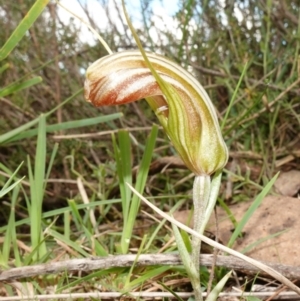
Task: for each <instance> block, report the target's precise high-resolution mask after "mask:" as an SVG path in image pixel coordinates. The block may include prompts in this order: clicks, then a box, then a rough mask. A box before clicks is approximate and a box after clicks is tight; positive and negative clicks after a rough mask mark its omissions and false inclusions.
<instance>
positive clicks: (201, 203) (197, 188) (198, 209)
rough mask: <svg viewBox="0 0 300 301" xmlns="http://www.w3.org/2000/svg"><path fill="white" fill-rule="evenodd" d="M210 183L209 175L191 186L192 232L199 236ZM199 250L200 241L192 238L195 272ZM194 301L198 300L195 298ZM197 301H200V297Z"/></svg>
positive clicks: (197, 265) (198, 177)
mask: <svg viewBox="0 0 300 301" xmlns="http://www.w3.org/2000/svg"><path fill="white" fill-rule="evenodd" d="M210 183H211V182H210V176H209V175H200V176H196V177H195V180H194V185H193V203H194V230H195V231H196V232H198V233H200V234H203V233H201V231H202V229H203V227H202V224H203V220H204V218H205V211H206V208H207V205H208V201H209V196H210ZM200 249H201V239H199V238H198V237H195V236H193V238H192V257H191V259H192V262H193V264H194V266H195V268H196V269H197V270H199V267H200ZM199 282H200V273H199ZM195 293H196V292H195ZM195 297H196V296H195ZM196 300H198V299H197V298H196ZM199 300H202V297H201V299H199Z"/></svg>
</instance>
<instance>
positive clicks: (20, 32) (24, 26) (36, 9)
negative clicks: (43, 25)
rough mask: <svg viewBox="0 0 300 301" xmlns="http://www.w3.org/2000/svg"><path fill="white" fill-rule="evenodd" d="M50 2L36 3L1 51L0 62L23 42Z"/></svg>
mask: <svg viewBox="0 0 300 301" xmlns="http://www.w3.org/2000/svg"><path fill="white" fill-rule="evenodd" d="M48 2H49V0H37V1H36V2H35V3H34V5H33V6H32V7H31V9H30V10H29V12H28V13H27V14H26V16H25V17H24V19H23V20H22V21H21V22H20V23H19V25H18V26H17V28H16V29H15V30H14V32H13V33H12V34H11V36H10V37H9V39H8V40H7V41H6V43H5V44H4V46H3V47H2V48H1V49H0V61H1V60H4V59H5V58H6V57H7V56H8V55H9V54H10V52H11V51H12V50H13V49H14V48H15V47H16V45H17V44H18V43H19V42H20V41H21V39H22V38H23V36H24V35H25V33H26V31H27V30H28V29H29V28H30V27H31V26H32V24H33V23H34V22H35V20H36V19H37V18H38V16H39V15H40V14H41V13H42V11H43V9H44V8H45V6H46V5H47V4H48Z"/></svg>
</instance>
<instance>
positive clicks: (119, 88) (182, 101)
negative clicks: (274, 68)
mask: <svg viewBox="0 0 300 301" xmlns="http://www.w3.org/2000/svg"><path fill="white" fill-rule="evenodd" d="M146 55H147V57H148V60H149V61H150V63H151V65H152V67H153V68H154V70H155V71H156V73H157V74H158V76H159V81H157V80H156V79H157V78H155V76H154V74H153V73H152V72H151V70H150V69H149V68H148V67H147V64H146V63H145V60H144V59H143V56H142V54H141V53H140V51H138V50H136V51H124V52H119V53H116V54H111V55H108V56H105V57H103V58H101V59H99V60H97V61H96V62H94V63H93V64H92V65H91V66H90V67H89V68H88V70H87V72H86V81H85V84H84V87H85V94H84V95H85V98H86V100H87V101H89V102H92V103H93V105H95V106H105V105H120V104H125V103H129V102H133V101H136V100H139V99H142V98H146V100H147V101H148V103H149V105H150V106H151V108H152V109H153V111H154V112H155V114H156V116H157V117H158V119H159V121H160V123H161V124H162V126H163V128H164V130H165V132H166V133H167V135H168V136H169V138H170V140H171V141H172V143H173V145H174V147H175V148H176V150H177V152H178V153H179V155H180V157H181V158H182V160H183V162H184V163H185V164H186V165H187V167H188V168H189V169H190V170H191V171H193V172H194V173H195V174H196V175H210V174H212V173H214V172H216V171H217V170H220V169H222V168H223V167H224V165H225V164H226V162H227V160H228V150H227V147H226V145H225V142H224V140H223V137H222V134H221V130H220V127H219V123H218V120H217V115H216V111H215V108H214V107H213V104H212V102H211V100H210V98H209V96H208V95H207V93H206V91H205V90H204V88H203V87H202V86H201V84H200V83H199V82H198V81H197V80H196V79H195V78H194V77H193V76H192V75H191V74H190V73H188V72H187V71H186V70H185V69H183V68H182V67H180V66H179V65H177V64H176V63H174V62H172V61H170V60H169V59H167V58H166V57H164V56H161V55H157V54H154V53H149V52H146ZM162 91H167V93H163V92H162Z"/></svg>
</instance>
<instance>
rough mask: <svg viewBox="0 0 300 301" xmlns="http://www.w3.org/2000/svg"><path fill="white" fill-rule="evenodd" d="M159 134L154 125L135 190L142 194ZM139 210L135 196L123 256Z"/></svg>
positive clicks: (125, 226)
mask: <svg viewBox="0 0 300 301" xmlns="http://www.w3.org/2000/svg"><path fill="white" fill-rule="evenodd" d="M157 132H158V126H156V125H154V126H153V128H152V130H151V133H150V135H149V138H148V139H147V143H146V147H145V152H144V155H143V158H142V161H141V163H140V166H139V171H138V174H137V180H136V185H135V189H136V190H137V191H138V192H140V193H143V191H144V188H145V184H146V180H147V177H148V171H149V167H150V163H151V158H152V153H153V149H154V146H155V142H156V137H157ZM126 184H128V183H126ZM126 186H127V185H126ZM139 208H140V199H139V197H138V196H137V195H133V197H132V200H131V203H130V209H129V214H128V220H127V222H126V223H125V224H124V229H123V233H122V238H121V246H122V252H123V254H126V253H127V251H128V248H129V244H130V239H131V235H132V229H133V226H134V223H135V220H136V216H137V213H138V210H139Z"/></svg>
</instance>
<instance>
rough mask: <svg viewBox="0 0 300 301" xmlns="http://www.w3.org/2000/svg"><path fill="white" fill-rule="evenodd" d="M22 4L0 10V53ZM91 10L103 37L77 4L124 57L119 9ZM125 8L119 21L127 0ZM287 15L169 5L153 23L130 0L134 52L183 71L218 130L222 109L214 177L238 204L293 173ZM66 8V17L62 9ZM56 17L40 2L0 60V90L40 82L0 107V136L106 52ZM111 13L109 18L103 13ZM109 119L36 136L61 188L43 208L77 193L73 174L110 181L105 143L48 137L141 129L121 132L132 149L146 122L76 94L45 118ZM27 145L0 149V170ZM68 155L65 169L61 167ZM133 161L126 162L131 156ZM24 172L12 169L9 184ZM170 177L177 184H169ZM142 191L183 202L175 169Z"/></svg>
mask: <svg viewBox="0 0 300 301" xmlns="http://www.w3.org/2000/svg"><path fill="white" fill-rule="evenodd" d="M73 1H75V0H73ZM33 3H34V1H33V0H27V1H23V0H17V1H4V0H0V16H1V18H0V28H1V29H2V30H1V31H0V44H1V45H3V44H4V43H5V41H6V40H7V39H8V37H9V36H10V34H11V33H12V31H13V30H14V28H15V27H16V26H17V24H18V23H19V21H20V20H21V19H22V18H23V17H24V16H25V15H26V12H27V11H28V9H29V8H30V7H31V6H32V4H33ZM99 3H100V4H101V6H102V8H103V10H104V11H105V12H106V16H107V20H108V23H107V26H106V27H105V28H104V29H103V28H101V27H99V25H98V24H99V22H98V20H97V17H95V16H97V13H96V12H93V13H91V11H90V10H89V1H88V0H87V1H81V2H80V4H81V6H82V8H83V10H85V12H86V14H87V19H88V21H89V22H90V24H91V25H92V27H94V28H95V30H96V31H98V32H99V33H100V35H101V36H102V37H103V38H104V39H105V41H106V42H107V43H108V45H109V46H110V48H111V49H112V51H113V52H118V51H122V50H124V49H125V50H126V49H133V48H134V49H135V48H136V45H135V43H134V41H133V39H132V37H131V33H130V31H129V30H128V26H127V25H126V24H125V22H124V19H123V12H122V9H121V5H120V3H119V2H117V0H99ZM127 4H128V9H129V12H130V1H127ZM174 5H175V4H174ZM299 6H300V4H299V1H298V0H286V1H280V0H248V1H245V0H237V1H232V0H228V1H227V0H224V1H219V0H203V1H201V0H198V1H193V0H188V1H179V2H178V3H177V7H176V13H174V15H173V16H171V17H170V18H164V15H163V14H157V11H156V15H155V12H154V11H153V1H151V0H148V1H146V0H140V7H141V10H140V12H139V20H140V23H139V25H138V26H137V28H136V29H137V31H138V34H139V37H140V39H141V41H142V43H143V45H144V47H145V49H146V50H149V51H154V52H158V53H161V54H163V55H166V56H167V57H169V58H171V59H173V60H174V61H176V62H177V63H179V64H181V65H182V66H183V67H185V68H186V69H188V70H189V71H190V72H191V73H193V74H194V75H195V76H196V77H197V78H198V80H199V81H200V82H201V84H202V85H203V86H204V87H205V88H206V90H207V91H208V93H209V95H210V97H211V99H212V101H213V103H214V105H215V106H216V108H217V110H218V115H219V117H220V123H221V124H222V120H224V116H225V114H226V110H227V109H228V107H229V106H230V107H231V109H230V111H229V114H228V118H227V119H226V124H225V125H224V127H223V133H224V136H225V140H226V142H227V144H228V146H229V148H230V162H229V163H228V166H227V170H228V173H226V175H225V177H226V179H227V184H226V185H225V184H224V187H223V194H224V195H225V197H226V199H227V200H228V201H234V202H235V201H239V200H244V199H249V198H250V197H252V196H253V195H254V193H255V192H256V191H257V187H259V185H263V183H264V179H265V178H270V177H271V176H272V175H273V174H274V173H275V172H276V171H278V170H289V169H295V168H297V167H298V168H299V164H300V152H299V149H300V134H299V133H300V131H299V129H300V102H299V96H300V83H299V77H300V76H299V75H300V56H299V47H300V22H299V19H300V9H299ZM68 8H69V9H70V10H72V4H70V5H69V6H68ZM61 9H62V8H60V7H58V5H57V3H55V2H50V4H49V5H48V6H47V7H46V9H45V11H44V12H43V14H42V15H41V16H40V17H39V18H38V20H37V22H36V23H35V24H34V25H33V26H32V27H31V29H30V30H29V31H28V32H27V33H26V36H25V37H24V38H23V39H22V40H21V42H20V43H19V45H18V46H17V47H16V48H15V49H14V51H13V52H12V53H11V54H10V56H9V57H8V58H7V59H6V60H4V61H3V62H2V63H3V64H5V63H8V64H9V68H7V69H6V70H4V71H3V72H2V74H1V77H0V85H1V87H5V86H8V85H10V84H11V83H13V82H15V81H18V80H20V79H29V78H32V77H33V76H41V77H42V79H43V82H42V83H40V84H37V85H34V86H32V87H30V88H28V89H26V90H22V91H21V92H19V93H13V94H10V95H7V96H5V97H1V98H0V104H1V110H0V116H1V118H0V134H3V133H5V132H8V131H9V130H12V129H14V128H16V127H18V126H20V125H22V124H24V123H25V122H28V121H30V120H32V119H34V118H36V117H37V116H38V115H39V114H40V113H42V112H47V111H49V110H50V109H52V108H53V107H55V106H56V105H57V104H59V103H61V102H62V101H63V100H65V99H66V98H68V97H70V95H72V94H73V93H75V92H76V91H77V90H78V89H79V88H81V87H83V83H84V74H85V70H86V68H87V67H88V66H89V64H90V63H92V62H94V61H95V60H97V59H98V58H100V57H101V56H104V55H106V54H107V53H106V51H105V49H104V48H103V46H102V45H101V44H100V42H96V43H92V44H91V43H88V42H86V40H85V39H83V36H82V33H81V31H80V27H83V28H84V27H85V25H84V24H80V22H78V20H77V19H76V18H74V17H71V18H70V20H69V21H68V23H67V24H65V22H64V20H62V19H61V17H60V14H59V11H60V10H61ZM112 9H114V10H115V12H116V13H113V14H112V13H111V11H112ZM131 16H132V20H133V22H134V23H135V19H134V18H135V15H133V14H132V13H131ZM170 22H171V24H170ZM161 24H165V26H162V25H161ZM0 67H2V66H0ZM243 72H244V76H243V78H242V79H241V82H240V85H238V83H239V80H240V78H241V75H242V74H243ZM237 87H238V89H236V88H237ZM231 100H232V102H231ZM117 111H118V112H119V111H120V112H123V113H124V118H122V119H120V120H118V121H114V122H108V123H106V124H101V125H100V126H91V127H89V128H86V127H84V128H80V129H75V130H68V131H60V132H57V133H51V134H49V135H48V138H47V142H48V144H49V145H50V146H51V145H53V143H54V142H55V141H59V142H60V147H59V151H58V154H57V157H56V159H55V164H54V166H53V169H52V173H51V176H50V178H52V179H61V180H63V182H64V183H61V182H59V181H57V182H55V181H52V182H51V181H50V182H51V183H50V184H48V186H47V191H48V194H46V200H45V203H46V204H48V202H47V198H48V199H49V200H48V201H49V202H50V206H52V205H53V203H60V202H62V201H63V200H65V199H66V198H70V197H72V196H74V195H76V194H77V187H76V185H74V183H73V182H72V180H74V179H76V177H77V175H78V174H80V175H82V176H83V177H84V178H85V179H86V180H87V181H91V182H93V181H94V182H95V181H96V183H97V181H100V182H101V181H102V184H105V185H112V184H111V183H110V184H109V183H108V182H107V180H103V177H105V176H106V177H107V178H109V176H111V177H112V178H113V175H112V173H113V172H114V158H113V156H112V146H111V137H110V135H103V136H97V135H94V136H92V135H90V136H88V137H87V138H85V139H79V138H77V139H76V138H74V139H58V138H57V137H56V136H57V135H69V134H83V133H85V134H89V133H96V132H100V131H106V130H115V129H118V128H122V127H124V128H136V127H144V129H142V130H139V131H136V132H133V135H134V137H135V139H136V141H137V142H136V143H137V144H139V143H145V141H144V140H145V137H146V135H147V134H148V133H149V130H148V129H147V128H148V127H151V125H152V123H153V122H156V120H155V116H154V114H153V113H152V112H151V111H150V110H149V108H148V107H147V104H146V103H145V102H139V103H134V104H130V105H127V106H122V107H120V108H119V107H118V108H117V107H113V108H112V107H110V108H98V109H95V108H94V107H92V106H91V105H90V104H88V103H86V102H85V101H84V97H83V94H80V95H79V96H77V97H76V98H75V99H73V100H72V101H71V102H69V103H68V104H67V105H65V106H64V107H62V108H61V109H59V110H58V111H57V112H56V114H54V115H52V116H51V117H49V118H48V119H47V123H48V124H54V123H61V122H66V121H72V120H77V119H83V118H90V117H95V116H99V115H100V114H103V115H105V114H109V113H113V112H117ZM159 135H160V136H159V139H158V142H157V147H158V148H157V150H156V152H155V159H159V158H164V157H165V156H171V155H175V153H174V151H173V149H172V147H171V146H170V144H169V141H168V140H167V139H166V137H165V135H164V134H163V133H162V132H160V134H159ZM35 143H36V140H35V138H31V139H24V140H22V141H17V142H11V143H7V144H5V145H0V162H1V163H3V164H4V165H5V166H6V167H8V168H9V169H10V170H14V169H15V168H16V167H17V166H18V165H19V164H20V162H22V161H26V155H27V154H29V155H30V156H32V157H33V156H34V150H35ZM134 152H138V151H134ZM70 155H71V156H72V158H73V160H74V166H72V165H71V163H70V160H68V159H67V158H70V157H69V156H70ZM134 155H135V153H133V156H134ZM134 160H135V161H134V162H135V164H138V159H136V157H134ZM73 167H74V169H73ZM74 170H76V173H75V172H74ZM26 173H27V171H26V164H24V167H23V173H22V172H21V174H22V175H23V174H26ZM0 177H1V179H2V180H1V181H4V179H5V176H3V174H1V175H0ZM152 177H154V176H152ZM185 177H186V178H185ZM100 178H101V179H102V180H100ZM182 179H186V182H184V181H180V180H182ZM69 180H70V182H69V183H70V184H67V183H68V181H69ZM0 183H1V182H0ZM72 183H73V184H72ZM149 185H150V187H151V189H153V187H154V186H155V187H156V188H155V190H156V192H155V194H158V193H159V192H160V191H165V189H166V190H168V192H169V193H174V194H176V193H177V194H180V193H187V192H188V191H189V190H190V187H191V177H189V173H188V171H186V170H178V169H176V170H175V171H174V169H171V170H164V171H163V173H162V174H157V175H156V178H155V177H154V178H150V179H149ZM113 188H114V187H112V188H111V189H109V191H108V192H107V191H106V192H105V193H106V196H108V195H109V194H110V193H111V194H118V192H116V191H114V189H113ZM101 189H103V188H101ZM151 189H150V188H149V189H148V193H151V191H152V190H151ZM102 192H103V191H102Z"/></svg>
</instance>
